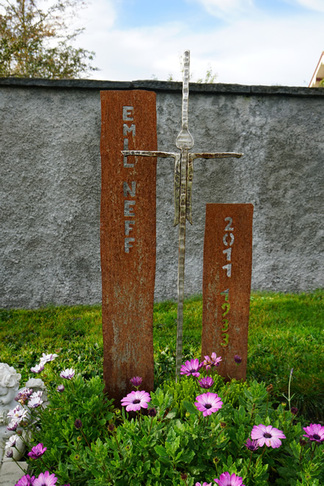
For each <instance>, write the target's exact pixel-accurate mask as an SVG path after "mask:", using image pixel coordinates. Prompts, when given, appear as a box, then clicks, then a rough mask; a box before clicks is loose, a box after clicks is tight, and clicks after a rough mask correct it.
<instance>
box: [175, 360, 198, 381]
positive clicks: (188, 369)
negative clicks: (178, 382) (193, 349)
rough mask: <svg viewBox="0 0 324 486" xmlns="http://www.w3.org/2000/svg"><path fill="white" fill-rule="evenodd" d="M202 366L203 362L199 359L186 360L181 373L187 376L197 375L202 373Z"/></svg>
mask: <svg viewBox="0 0 324 486" xmlns="http://www.w3.org/2000/svg"><path fill="white" fill-rule="evenodd" d="M201 367H202V364H201V363H199V359H197V358H196V359H191V360H190V361H186V362H185V364H184V365H182V366H181V369H180V375H186V376H190V375H192V376H196V377H198V376H199V375H200V373H199V370H200V368H201Z"/></svg>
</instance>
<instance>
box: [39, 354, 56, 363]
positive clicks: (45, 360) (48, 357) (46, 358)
mask: <svg viewBox="0 0 324 486" xmlns="http://www.w3.org/2000/svg"><path fill="white" fill-rule="evenodd" d="M57 357H58V354H53V353H50V354H45V353H43V354H42V357H41V359H40V360H39V363H40V364H43V365H44V364H46V363H49V362H50V361H53V360H54V359H55V358H57Z"/></svg>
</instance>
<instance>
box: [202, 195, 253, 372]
mask: <svg viewBox="0 0 324 486" xmlns="http://www.w3.org/2000/svg"><path fill="white" fill-rule="evenodd" d="M252 218H253V205H252V204H207V207H206V226H205V242H204V269H203V331H202V346H201V348H202V356H205V355H209V356H210V355H211V353H212V352H216V354H217V355H218V356H221V357H222V362H221V364H220V366H219V368H218V372H219V374H220V375H222V376H224V377H226V378H236V379H245V377H246V362H247V342H248V323H249V306H250V291H251V271H252ZM235 355H238V356H240V357H241V358H242V362H241V363H240V364H237V363H236V362H235V361H234V356H235Z"/></svg>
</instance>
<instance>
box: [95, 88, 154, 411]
mask: <svg viewBox="0 0 324 486" xmlns="http://www.w3.org/2000/svg"><path fill="white" fill-rule="evenodd" d="M101 110H102V132H101V160H102V191H101V217H100V223H101V224H100V238H101V268H102V325H103V339H104V380H105V391H106V392H107V393H108V394H109V396H110V397H113V398H115V399H116V400H117V402H116V405H119V403H118V401H119V400H120V399H121V398H122V397H124V396H125V394H126V393H128V392H129V391H130V390H131V385H130V384H129V380H130V378H132V377H133V376H135V375H136V376H141V377H142V378H143V385H142V386H143V389H145V390H146V391H150V390H152V389H153V369H154V366H153V302H154V280H155V253H156V232H155V223H156V158H155V157H152V159H146V160H145V161H143V159H142V158H141V157H140V156H139V155H138V156H137V155H136V156H133V157H129V158H126V157H124V156H123V154H122V150H123V149H130V150H136V149H139V148H141V147H150V148H151V149H152V150H156V148H157V140H156V100H155V93H153V92H149V91H102V92H101Z"/></svg>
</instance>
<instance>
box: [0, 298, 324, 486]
mask: <svg viewBox="0 0 324 486" xmlns="http://www.w3.org/2000/svg"><path fill="white" fill-rule="evenodd" d="M323 296H324V292H323V291H317V292H312V293H309V294H300V295H282V294H269V293H267V294H264V293H262V294H260V293H258V294H253V295H252V298H251V318H250V336H249V353H248V377H247V381H246V382H237V381H235V380H232V381H231V382H229V383H225V382H224V381H223V379H222V378H221V377H220V376H219V375H218V373H217V369H218V368H217V366H216V365H217V360H218V358H217V357H216V356H212V357H211V358H210V359H209V360H205V361H203V358H201V356H200V336H201V314H202V301H201V298H199V297H197V298H193V299H190V300H188V301H187V302H186V305H185V320H184V322H185V326H184V337H185V339H184V358H183V363H184V365H183V368H182V373H183V376H182V378H181V380H180V381H179V382H178V383H176V382H175V381H174V372H175V330H176V322H175V321H176V306H175V304H174V303H172V302H164V303H161V304H156V306H155V309H154V346H155V350H154V354H155V389H154V391H153V392H151V393H150V394H149V393H147V392H146V391H145V390H141V386H140V383H141V382H140V380H139V379H135V380H134V379H133V377H130V380H131V382H132V384H133V386H134V391H133V392H132V393H130V394H128V395H127V396H126V397H125V398H124V399H123V401H122V403H121V404H116V403H113V401H112V400H109V398H107V397H105V396H104V394H103V381H102V338H101V308H100V306H90V307H89V306H87V307H86V306H84V307H72V308H66V307H62V308H55V307H50V308H45V309H39V310H36V311H26V310H7V311H6V310H3V311H1V326H0V343H1V344H0V346H1V348H0V361H2V362H6V363H8V364H9V365H10V366H14V367H15V368H16V370H17V371H18V372H19V373H21V374H22V380H21V386H23V383H24V382H25V381H26V380H28V379H29V378H31V377H37V378H41V379H42V380H44V382H45V384H46V387H47V392H48V396H47V399H46V397H44V396H42V395H41V394H37V393H34V394H32V395H31V393H32V391H30V390H29V391H25V392H24V393H23V394H22V395H21V396H20V397H17V399H18V401H17V408H16V409H14V410H13V411H11V412H10V413H11V415H10V418H11V428H12V430H14V436H12V437H13V438H11V439H10V440H11V442H10V444H7V451H8V453H9V454H10V451H11V450H12V448H15V447H16V443H15V441H18V440H23V441H24V442H25V443H26V447H27V448H26V456H25V458H26V459H27V461H28V464H29V470H28V474H26V475H25V476H24V477H23V478H22V480H21V482H18V483H17V484H18V486H39V485H44V484H45V485H46V486H53V485H55V484H56V485H57V486H63V485H64V486H67V485H70V486H74V485H76V486H77V485H89V486H103V485H108V484H112V485H116V486H119V485H120V486H126V485H134V486H140V485H146V486H150V485H151V486H168V485H179V486H181V485H187V486H209V485H210V484H216V483H217V484H219V486H224V485H226V486H228V485H232V486H256V485H258V486H266V485H269V484H274V485H291V486H295V485H305V486H320V485H321V484H323V483H324V472H323V471H324V467H323V466H324V463H323V444H324V426H323V423H322V420H323V416H322V408H321V407H322V401H323V396H321V390H323V383H324V381H323V374H322V373H323V371H322V370H323V366H322V364H323V363H322V361H321V360H322V359H323V358H322V354H321V350H322V346H323V326H322V323H323ZM44 353H45V354H44ZM46 353H50V354H46ZM38 363H39V364H38ZM238 365H239V364H238ZM33 370H34V373H33ZM35 370H37V371H40V372H39V373H38V372H37V373H35ZM45 399H46V401H45ZM45 404H46V407H45ZM27 453H28V454H27ZM37 476H38V477H37ZM57 481H58V482H57Z"/></svg>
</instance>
